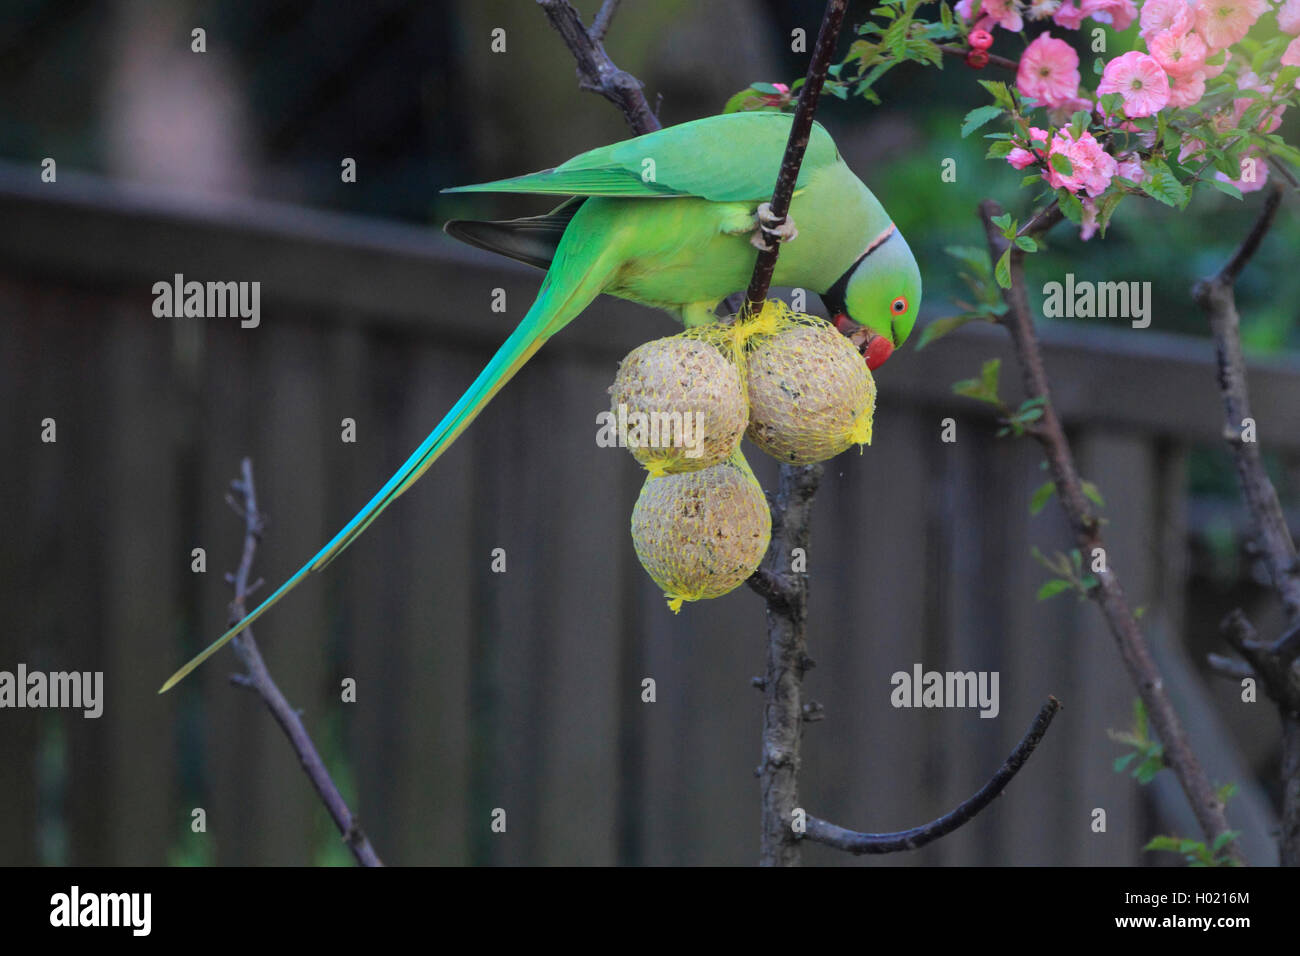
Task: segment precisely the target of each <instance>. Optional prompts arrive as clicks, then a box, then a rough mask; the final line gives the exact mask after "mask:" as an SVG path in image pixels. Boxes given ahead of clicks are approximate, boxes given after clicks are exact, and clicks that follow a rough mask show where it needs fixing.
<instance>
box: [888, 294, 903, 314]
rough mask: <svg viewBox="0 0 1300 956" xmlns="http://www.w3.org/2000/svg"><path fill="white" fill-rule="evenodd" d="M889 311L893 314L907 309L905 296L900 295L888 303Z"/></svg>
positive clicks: (901, 312)
mask: <svg viewBox="0 0 1300 956" xmlns="http://www.w3.org/2000/svg"><path fill="white" fill-rule="evenodd" d="M889 311H891V312H893V313H894V315H902V314H903V313H904V312H906V311H907V296H905V295H900V296H899V297H898V298H897V299H895V300H894V301H893V302H891V303H890V304H889Z"/></svg>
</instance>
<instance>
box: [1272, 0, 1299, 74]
mask: <svg viewBox="0 0 1300 956" xmlns="http://www.w3.org/2000/svg"><path fill="white" fill-rule="evenodd" d="M1277 26H1278V29H1279V30H1281V31H1282V32H1283V33H1289V34H1291V35H1292V36H1296V35H1297V34H1300V0H1286V3H1284V4H1282V6H1280V7H1278V10H1277ZM1287 65H1288V66H1295V65H1296V64H1294V63H1288V64H1287Z"/></svg>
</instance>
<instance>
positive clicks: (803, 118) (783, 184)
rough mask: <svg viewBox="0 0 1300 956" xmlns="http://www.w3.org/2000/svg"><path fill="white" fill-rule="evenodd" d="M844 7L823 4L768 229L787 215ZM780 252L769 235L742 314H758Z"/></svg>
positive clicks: (844, 2)
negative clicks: (819, 28) (820, 21)
mask: <svg viewBox="0 0 1300 956" xmlns="http://www.w3.org/2000/svg"><path fill="white" fill-rule="evenodd" d="M847 6H848V0H829V2H828V3H827V4H826V14H825V16H824V17H823V18H822V26H821V30H820V31H818V33H817V43H816V44H815V45H814V46H813V54H812V59H811V60H810V61H809V63H808V75H807V76H806V77H805V78H804V84H803V88H802V89H800V90H799V103H798V105H796V106H795V110H794V120H793V121H792V122H791V124H790V138H789V139H788V140H786V144H785V156H784V158H783V159H782V160H781V171H780V172H779V173H778V174H777V177H776V188H775V189H774V190H772V201H771V202H770V203H769V204H768V207H769V209H770V211H771V215H772V220H771V221H770V222H769V223H767V226H768V227H769V228H770V227H775V226H780V225H781V224H782V223H784V222H785V219H786V216H788V215H789V214H790V200H791V199H792V198H793V197H794V187H795V183H796V181H797V180H798V179H799V167H800V166H802V165H803V154H804V151H805V150H806V149H807V148H808V137H809V136H810V135H811V134H812V124H813V115H814V114H815V113H816V112H817V101H818V99H819V98H820V97H821V92H822V86H823V84H824V83H825V82H826V71H827V70H828V69H829V68H830V65H831V55H832V54H833V53H834V52H835V44H836V43H837V42H838V41H839V38H840V27H841V26H842V25H843V24H844V10H845V8H846V7H847ZM780 251H781V246H780V243H778V242H775V241H772V237H770V236H769V237H768V243H767V248H766V249H762V250H760V251H759V253H758V259H757V261H755V263H754V274H753V276H752V277H751V278H750V280H749V289H748V290H747V291H746V292H745V308H744V313H745V314H748V315H758V313H759V311H761V310H762V308H763V303H764V302H765V301H766V300H767V290H768V287H769V286H770V285H771V284H772V272H773V271H774V270H775V269H776V257H777V255H779V254H780Z"/></svg>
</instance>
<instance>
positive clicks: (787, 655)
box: [749, 465, 822, 866]
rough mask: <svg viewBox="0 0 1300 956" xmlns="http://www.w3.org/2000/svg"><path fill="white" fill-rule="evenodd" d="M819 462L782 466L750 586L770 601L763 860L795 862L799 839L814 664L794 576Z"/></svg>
mask: <svg viewBox="0 0 1300 956" xmlns="http://www.w3.org/2000/svg"><path fill="white" fill-rule="evenodd" d="M821 478H822V466H821V465H803V466H794V465H782V466H781V477H780V482H779V484H778V486H777V492H776V495H775V496H772V497H771V500H770V505H771V509H772V542H771V544H770V545H768V549H767V554H766V555H764V556H763V563H762V565H761V566H760V568H759V570H758V572H757V573H756V574H755V575H754V576H753V577H751V578H750V579H749V584H750V587H752V588H753V589H754V590H755V591H757V592H758V593H760V594H762V595H763V597H764V600H765V601H766V602H767V667H766V671H765V676H764V678H763V679H762V680H761V681H760V682H758V684H757V686H759V687H760V689H761V690H762V691H763V695H764V699H763V752H762V760H761V762H760V764H759V768H758V775H759V779H760V782H761V790H762V838H761V846H760V853H759V863H760V864H761V865H762V866H798V865H799V863H800V853H799V838H798V835H797V834H796V833H795V832H794V830H793V829H792V828H791V823H792V822H793V821H794V811H795V809H796V808H797V807H798V805H799V743H800V736H801V734H802V732H803V717H804V715H803V675H804V673H805V672H806V671H808V670H809V669H811V668H812V667H813V661H812V658H810V657H809V656H808V649H807V645H806V642H805V639H804V633H805V627H806V624H807V619H808V577H807V575H805V574H790V573H788V572H789V569H790V567H791V566H792V564H793V558H792V553H793V551H794V549H795V548H803V549H804V550H805V552H806V551H807V548H808V537H809V525H810V524H811V520H812V506H813V498H814V497H815V496H816V494H817V486H818V484H819V483H820V482H821Z"/></svg>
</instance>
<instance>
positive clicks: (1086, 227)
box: [1079, 198, 1097, 242]
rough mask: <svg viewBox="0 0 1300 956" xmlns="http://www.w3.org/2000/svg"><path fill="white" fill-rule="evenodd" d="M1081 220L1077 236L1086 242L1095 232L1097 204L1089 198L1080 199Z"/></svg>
mask: <svg viewBox="0 0 1300 956" xmlns="http://www.w3.org/2000/svg"><path fill="white" fill-rule="evenodd" d="M1081 203H1082V205H1083V220H1082V221H1081V222H1080V223H1079V238H1080V239H1082V240H1083V241H1084V242H1087V241H1088V240H1089V239H1091V238H1092V237H1093V236H1095V235H1096V234H1097V204H1096V203H1095V202H1093V201H1092V200H1091V199H1086V198H1085V199H1083V200H1081Z"/></svg>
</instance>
